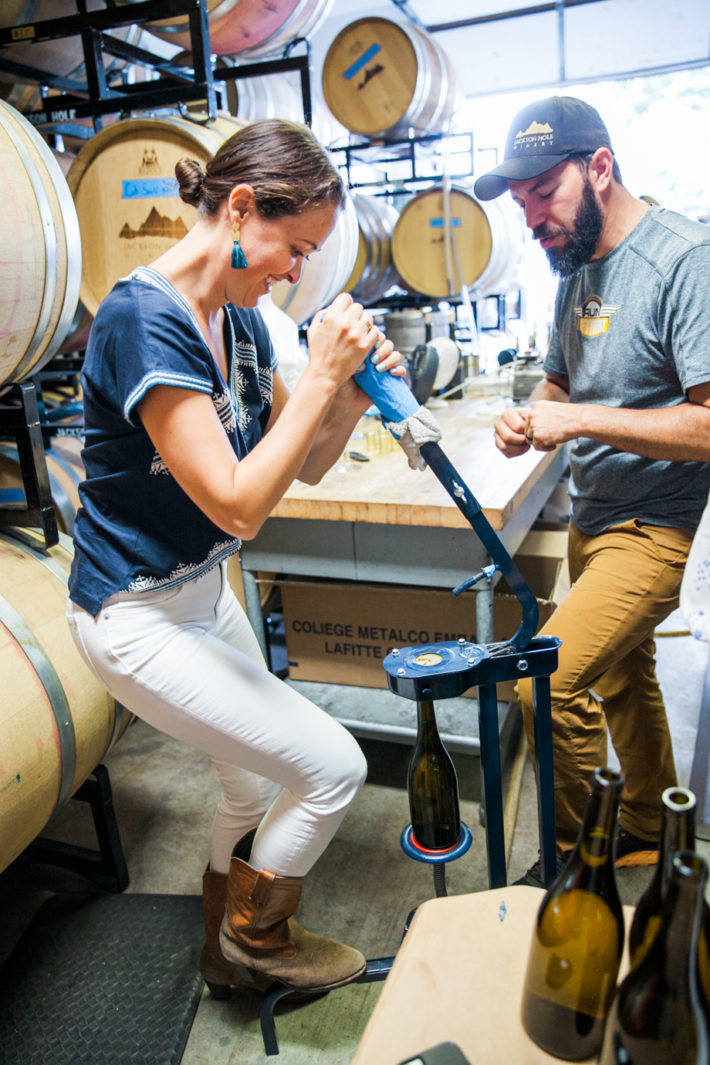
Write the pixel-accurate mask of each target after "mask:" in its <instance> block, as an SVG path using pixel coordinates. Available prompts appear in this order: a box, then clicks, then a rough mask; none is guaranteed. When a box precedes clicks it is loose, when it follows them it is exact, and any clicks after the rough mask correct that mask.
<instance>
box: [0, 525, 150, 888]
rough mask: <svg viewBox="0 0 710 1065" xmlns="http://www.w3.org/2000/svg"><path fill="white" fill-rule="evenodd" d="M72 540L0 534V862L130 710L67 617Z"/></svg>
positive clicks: (75, 783) (103, 747) (59, 799)
mask: <svg viewBox="0 0 710 1065" xmlns="http://www.w3.org/2000/svg"><path fill="white" fill-rule="evenodd" d="M72 555H73V548H72V543H71V540H69V539H68V538H67V537H65V536H61V537H60V543H59V544H58V545H57V546H55V547H51V548H49V549H47V548H45V547H44V546H43V544H42V542H41V541H40V540H39V539H37V542H36V543H33V542H32V534H30V533H22V534H18V535H17V536H15V535H14V534H11V533H7V534H6V533H2V534H0V571H1V572H2V585H1V587H0V676H2V678H3V686H2V694H0V751H1V752H2V757H1V758H0V870H2V869H5V868H6V867H7V866H8V865H9V864H10V863H11V862H12V861H14V860H15V858H16V857H17V856H18V855H19V854H21V853H22V851H23V850H24V849H25V847H27V846H28V845H29V844H30V843H31V842H32V840H33V839H35V837H36V836H37V835H39V833H40V832H41V831H42V829H43V828H44V827H45V826H46V824H47V823H48V821H49V819H50V818H51V816H52V815H53V813H54V812H55V810H57V809H59V808H60V807H61V806H63V805H64V804H65V803H66V802H67V801H68V799H70V798H71V796H72V795H73V794H74V792H75V791H76V790H77V788H78V787H79V786H80V785H81V784H83V782H84V781H85V780H86V779H87V777H88V776H89V774H90V773H92V772H93V771H94V769H95V768H96V766H97V765H98V764H99V763H100V762H101V760H102V758H103V757H104V755H105V754H106V753H107V752H108V751H109V749H110V748H111V746H112V745H113V744H114V743H115V741H116V740H117V739H118V737H119V736H120V735H121V734H122V732H123V731H124V729H125V728H126V726H127V724H128V722H129V720H130V715H129V714H128V713H127V712H126V711H125V710H124V709H123V708H122V707H120V706H119V705H118V704H116V703H115V701H114V700H113V699H112V698H111V697H110V696H109V695H108V694H107V693H106V691H105V689H104V687H103V686H102V684H101V683H100V681H98V680H97V678H96V677H95V676H94V674H93V673H92V671H91V670H90V669H89V667H88V666H87V665H86V663H85V662H84V660H83V659H82V658H81V656H80V654H79V652H78V651H77V649H76V647H75V646H74V641H73V640H72V637H71V633H70V632H69V627H68V625H67V621H66V617H65V612H66V599H67V578H68V574H69V568H70V566H71V560H72Z"/></svg>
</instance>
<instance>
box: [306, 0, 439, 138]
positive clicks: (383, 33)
mask: <svg viewBox="0 0 710 1065" xmlns="http://www.w3.org/2000/svg"><path fill="white" fill-rule="evenodd" d="M322 87H323V96H324V97H325V102H326V103H327V105H328V107H329V109H330V110H331V111H332V113H333V115H334V116H335V117H336V118H337V120H338V121H339V122H340V123H342V125H343V126H345V128H346V129H349V130H350V131H351V132H352V133H360V134H362V135H363V136H366V137H380V136H382V137H385V138H393V137H396V136H400V135H405V136H406V135H407V133H408V131H409V130H410V129H412V130H414V131H415V132H417V133H444V132H446V131H447V130H449V129H450V128H451V124H452V120H453V117H454V114H455V112H456V109H457V107H458V103H459V90H458V86H457V81H456V75H455V72H454V69H453V65H452V63H451V61H450V59H449V57H448V56H447V54H446V53H445V52H444V50H443V49H442V48H441V47H440V45H438V44H437V43H436V41H435V40H434V38H433V37H432V36H431V35H430V34H428V33H426V32H425V31H424V30H420V29H419V28H418V27H417V26H414V25H411V24H401V25H398V24H397V23H395V22H392V21H390V19H385V18H362V19H358V20H357V21H355V22H351V23H350V24H349V25H348V26H345V28H344V29H342V30H341V31H340V33H339V34H338V35H337V37H336V38H335V40H334V41H333V42H332V44H331V45H330V47H329V49H328V52H327V53H326V57H325V60H324V63H323V73H322Z"/></svg>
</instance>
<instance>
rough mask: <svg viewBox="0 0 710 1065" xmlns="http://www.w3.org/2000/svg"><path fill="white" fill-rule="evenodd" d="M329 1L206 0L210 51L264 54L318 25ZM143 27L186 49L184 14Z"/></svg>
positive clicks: (306, 33)
mask: <svg viewBox="0 0 710 1065" xmlns="http://www.w3.org/2000/svg"><path fill="white" fill-rule="evenodd" d="M332 4H333V0H207V10H208V20H209V34H210V50H211V51H212V53H213V54H214V55H240V56H243V57H246V56H249V57H254V56H261V55H267V54H269V53H271V52H276V51H279V50H281V49H283V48H284V47H285V46H286V45H287V44H288V43H289V42H290V41H293V40H295V39H296V38H297V37H308V35H309V34H311V33H313V31H314V30H315V29H316V28H317V27H318V26H319V25H320V23H321V22H322V20H323V19H324V18H325V17H326V15H327V14H328V12H329V10H330V8H331V7H332ZM147 28H148V29H149V30H150V31H151V32H152V33H155V34H156V35H157V36H159V37H162V38H163V39H164V40H166V41H170V43H171V44H174V45H176V46H177V47H178V48H190V46H191V43H192V42H191V39H190V32H189V28H188V24H187V16H186V15H180V16H177V17H176V18H175V19H172V20H167V19H166V20H165V21H163V20H161V21H160V22H155V23H150V24H149V25H148V26H147Z"/></svg>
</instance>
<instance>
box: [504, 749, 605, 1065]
mask: <svg viewBox="0 0 710 1065" xmlns="http://www.w3.org/2000/svg"><path fill="white" fill-rule="evenodd" d="M623 783H624V779H623V777H622V776H621V774H620V773H617V772H615V771H614V770H611V769H597V770H595V772H594V774H593V775H592V781H591V791H590V794H589V798H588V800H587V807H586V810H585V813H584V819H583V821H582V826H581V828H580V831H579V836H578V837H577V843H576V844H575V848H574V850H573V851H572V854H571V855H570V858H569V861H568V862H567V864H566V866H565V868H564V869H563V870H562V871H561V872H560V873H559V874H558V875H557V877H556V878H555V880H554V881H553V882H552V884H551V885H550V887H549V888H548V890H547V891H546V893H545V896H544V898H543V899H542V902H541V903H540V908H539V910H538V914H537V920H536V922H535V927H534V929H533V936H532V943H531V946H530V954H529V956H528V964H527V970H526V974H525V983H524V987H523V999H522V1010H521V1019H522V1022H523V1027H524V1028H525V1031H526V1032H527V1034H528V1035H529V1036H530V1038H531V1039H532V1040H533V1041H534V1042H535V1043H537V1045H538V1046H539V1047H541V1048H542V1049H543V1050H545V1051H547V1053H548V1054H552V1055H553V1056H555V1057H558V1058H564V1059H565V1060H567V1061H580V1060H582V1059H583V1058H588V1057H592V1056H593V1055H595V1054H597V1053H598V1052H599V1048H600V1046H601V1044H602V1038H603V1034H604V1022H605V1019H606V1015H607V1012H608V1010H609V1006H610V1005H611V1001H612V998H613V995H614V990H615V987H616V977H617V975H618V971H619V964H620V961H621V954H622V950H623V946H624V913H623V909H622V906H621V899H620V898H619V892H618V890H617V886H616V877H615V873H614V853H613V851H614V847H613V844H614V835H615V831H616V818H617V814H618V810H619V801H620V798H621V790H622V788H623Z"/></svg>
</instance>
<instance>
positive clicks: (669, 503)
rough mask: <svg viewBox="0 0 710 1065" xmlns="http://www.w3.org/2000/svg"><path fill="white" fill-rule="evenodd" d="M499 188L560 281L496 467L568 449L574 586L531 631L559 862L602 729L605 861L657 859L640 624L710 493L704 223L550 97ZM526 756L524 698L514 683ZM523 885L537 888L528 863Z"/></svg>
mask: <svg viewBox="0 0 710 1065" xmlns="http://www.w3.org/2000/svg"><path fill="white" fill-rule="evenodd" d="M506 191H509V192H510V194H511V195H512V197H513V199H514V200H515V202H516V203H517V204H519V206H520V207H521V208H522V210H523V211H524V212H525V220H526V223H527V225H528V226H529V227H530V229H531V230H532V235H533V237H534V238H535V239H536V240H538V241H539V242H540V245H541V246H542V248H544V250H545V252H546V254H547V257H548V259H549V261H550V264H551V266H552V268H553V270H555V271H556V273H558V274H559V275H560V277H561V281H560V284H559V288H558V292H557V297H556V301H555V320H554V328H553V332H552V337H551V341H550V348H549V351H548V353H547V357H546V360H545V365H544V369H545V377H544V379H543V380H542V381H541V382H540V383H539V384H538V385H537V387H536V388H535V390H534V391H533V393H532V395H531V397H530V400H529V404H528V405H527V406H525V407H512V408H509V409H508V410H506V411H505V413H504V414H503V415H502V416H501V417H500V418H499V419H498V421H497V422H496V425H495V439H496V444H497V446H498V448H499V449H500V450H501V451H502V452H503V454H504V455H507V456H509V457H515V456H517V455H522V454H524V453H525V452H526V451H527V450H528V449H529V448H530V447H533V448H535V449H537V450H541V451H548V450H551V449H553V448H555V447H557V446H558V445H560V444H564V443H567V444H568V446H569V460H570V469H571V487H570V496H571V504H572V519H571V524H570V533H569V565H570V578H571V581H572V587H571V590H570V592H569V594H568V595H567V597H566V598H565V600H564V601H563V603H562V604H561V605H560V606H559V608H558V609H557V610H556V611H555V614H554V615H553V617H552V618H551V619H550V620H549V622H548V623H547V625H546V626H545V627H544V629H543V630H542V631H543V632H547V633H549V634H551V635H555V636H558V637H560V639H561V640H562V645H561V647H560V656H559V668H558V669H557V671H556V672H555V673H554V674H553V676H552V678H551V689H552V717H553V742H554V755H555V797H556V798H555V807H556V817H557V847H558V859H559V860H563V859H565V858H566V857H567V856H568V855H569V852H570V850H571V849H572V846H573V844H574V843H575V840H576V837H577V834H578V830H579V826H580V822H581V818H582V815H583V812H584V807H585V804H586V799H587V795H588V791H589V780H590V777H591V774H592V772H593V770H594V769H595V768H596V767H597V766H601V765H606V762H607V738H606V729H607V727H608V730H609V734H610V736H611V740H612V743H613V745H614V748H615V750H616V753H617V756H618V758H619V762H620V764H621V769H622V772H623V773H624V776H625V786H624V792H623V796H622V802H621V809H620V813H619V827H618V829H617V839H616V864H617V866H620V865H647V864H651V863H654V862H655V861H656V859H657V857H658V843H659V835H660V828H661V808H660V796H661V793H662V791H663V790H664V788H666V787H669V786H671V785H673V784H676V783H677V780H676V771H675V766H674V762H673V751H672V746H671V738H670V733H669V730H668V723H667V719H666V713H665V708H664V705H663V699H662V696H661V692H660V689H659V686H658V682H657V679H656V672H655V645H654V642H653V633H654V630H655V628H656V626H657V625H658V624H659V622H661V621H662V620H663V619H664V618H665V617H667V616H668V614H669V613H671V611H673V610H674V609H675V608H676V607H677V606H678V592H679V588H680V583H681V578H682V576H683V568H684V564H685V561H686V558H687V554H688V549H689V547H690V543H691V540H692V538H693V532H694V530H695V528H696V526H697V525H698V522H699V520H700V516H701V513H702V511H703V507H704V505H705V502H706V500H707V498H708V489H709V488H710V465H708V464H707V463H708V459H710V301H708V299H707V293H708V291H710V228H709V227H706V226H703V225H702V224H700V223H698V222H694V221H691V220H690V219H687V218H684V217H682V216H681V215H678V214H675V213H673V212H671V211H668V210H664V209H662V208H659V207H651V206H650V205H649V204H648V203H646V202H644V201H642V200H640V199H636V198H635V197H634V196H632V195H631V193H630V192H629V191H628V190H627V189H626V188H625V187H624V185H623V184H622V180H621V174H620V171H619V168H618V165H617V163H616V161H615V159H614V155H613V152H612V147H611V141H610V139H609V134H608V132H607V129H606V127H605V125H604V123H603V122H602V120H601V117H600V116H599V114H598V113H597V111H595V110H594V108H593V107H590V106H589V105H588V104H587V103H585V102H584V101H582V100H578V99H575V98H572V97H550V98H547V99H544V100H540V101H539V102H537V103H534V104H531V105H530V106H528V107H526V108H524V109H523V111H521V112H520V114H519V115H518V116H517V117H516V118H515V119H514V121H513V123H512V126H511V129H510V132H509V135H508V140H507V142H506V147H505V155H504V160H503V162H502V163H501V164H500V165H499V166H497V167H496V168H495V169H494V170H492V171H490V172H489V173H487V174H484V175H483V176H482V177H480V178H479V179H478V180H477V182H476V184H475V193H476V195H477V196H478V198H479V199H482V200H489V199H493V198H494V197H496V196H499V195H500V194H501V193H503V192H506ZM519 700H520V703H521V706H522V709H523V715H524V719H525V725H526V731H527V735H528V740H529V742H530V744H531V746H532V742H533V733H532V691H531V684H530V682H529V681H528V682H521V683H520V685H519ZM521 883H533V884H540V867H539V862H538V863H536V864H535V865H534V866H533V867H532V868H531V869H530V870H529V872H528V874H526V877H524V878H523V879H522V881H521Z"/></svg>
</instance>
